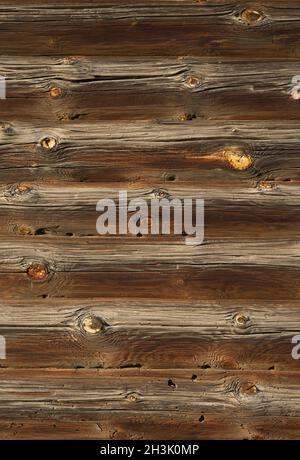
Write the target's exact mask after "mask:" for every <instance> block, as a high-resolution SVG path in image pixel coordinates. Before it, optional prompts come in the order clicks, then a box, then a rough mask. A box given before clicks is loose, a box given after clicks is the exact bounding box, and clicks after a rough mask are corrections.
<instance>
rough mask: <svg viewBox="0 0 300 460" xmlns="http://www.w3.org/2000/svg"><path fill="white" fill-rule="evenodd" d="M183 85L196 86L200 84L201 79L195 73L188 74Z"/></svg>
mask: <svg viewBox="0 0 300 460" xmlns="http://www.w3.org/2000/svg"><path fill="white" fill-rule="evenodd" d="M185 85H186V86H188V87H189V88H192V89H194V88H198V87H199V86H200V85H201V79H200V78H199V77H196V76H195V75H189V76H188V77H187V78H186V80H185Z"/></svg>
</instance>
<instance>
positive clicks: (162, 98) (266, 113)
mask: <svg viewBox="0 0 300 460" xmlns="http://www.w3.org/2000/svg"><path fill="white" fill-rule="evenodd" d="M0 71H1V75H4V76H5V77H6V80H7V98H6V100H3V101H2V103H1V113H2V117H4V118H5V119H7V120H10V121H19V120H24V119H26V120H27V121H29V120H30V121H32V122H35V124H36V123H40V122H41V120H43V121H44V122H47V123H50V122H51V123H55V122H57V121H59V120H61V121H64V122H66V123H68V122H72V120H77V121H82V122H84V123H87V122H94V121H95V120H96V121H108V120H128V119H129V120H131V121H132V120H147V119H148V120H149V119H150V120H151V119H152V120H157V119H160V120H172V119H176V118H179V117H182V116H184V114H186V115H189V116H192V117H197V118H200V119H201V120H202V119H207V120H214V119H218V120H258V119H262V120H276V119H278V120H282V119H285V120H288V119H290V120H299V107H298V105H299V104H298V102H297V100H295V99H294V98H293V92H292V88H293V86H294V84H293V82H292V81H293V78H294V77H295V76H296V75H299V74H300V65H299V64H298V63H297V62H292V63H289V64H286V63H282V62H278V63H276V62H270V63H269V64H268V66H266V65H265V62H255V63H252V64H251V63H244V62H241V63H240V62H239V63H236V62H235V61H233V62H226V63H222V64H220V63H219V62H213V61H212V62H207V60H204V59H203V58H202V59H201V58H198V59H197V58H189V57H183V58H182V59H180V60H178V59H168V58H165V59H163V58H160V59H156V60H155V59H151V60H150V59H146V60H142V59H141V58H139V59H137V58H133V57H131V58H127V59H126V60H125V59H117V58H115V59H114V60H109V59H107V58H106V59H101V61H100V60H99V59H97V58H95V57H89V58H86V57H83V56H78V57H76V58H74V59H73V60H71V61H70V60H68V59H64V58H61V59H57V58H54V57H48V58H45V57H43V58H39V57H35V58H32V57H28V58H26V59H24V58H23V57H22V58H19V57H18V56H17V57H6V56H4V57H1V61H0ZM116 94H117V95H118V96H117V97H116Z"/></svg>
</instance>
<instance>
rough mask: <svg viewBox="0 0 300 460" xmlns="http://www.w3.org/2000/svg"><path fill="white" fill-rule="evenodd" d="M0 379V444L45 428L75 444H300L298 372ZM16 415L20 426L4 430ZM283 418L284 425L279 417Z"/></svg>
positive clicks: (6, 375) (4, 374)
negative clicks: (78, 440)
mask: <svg viewBox="0 0 300 460" xmlns="http://www.w3.org/2000/svg"><path fill="white" fill-rule="evenodd" d="M0 375H1V384H0V392H3V393H4V394H5V399H3V400H2V401H1V403H0V407H1V410H2V411H3V413H4V414H5V415H4V416H3V418H2V420H1V424H0V426H1V428H2V427H3V431H4V437H8V436H9V437H14V436H17V437H22V434H23V433H22V432H24V431H25V433H26V430H28V425H29V427H30V425H31V427H32V428H33V427H35V428H36V430H37V431H35V433H34V434H33V436H34V437H36V438H39V437H41V436H42V435H43V430H45V425H46V430H45V431H44V435H46V436H47V437H51V436H54V437H55V436H56V432H58V436H61V434H62V433H61V427H62V430H63V433H64V434H66V433H68V432H69V431H70V429H71V427H72V428H73V429H74V428H75V427H76V429H77V436H78V437H85V438H96V439H103V438H104V439H106V438H109V439H124V438H127V439H128V438H129V439H144V438H145V436H146V437H147V438H148V437H150V438H153V435H154V434H155V435H156V436H157V437H158V438H159V439H164V438H166V437H168V439H169V438H171V439H186V438H188V439H190V438H192V439H206V438H215V437H216V436H218V437H220V438H234V439H261V438H267V439H272V438H275V439H276V438H278V437H280V438H288V437H290V436H292V437H298V436H299V433H298V426H299V411H300V407H299V390H298V388H299V373H298V372H295V373H293V372H281V373H280V374H278V373H277V372H276V371H275V372H274V371H268V372H249V371H248V372H243V373H241V372H240V371H211V372H207V371H205V370H204V371H203V370H202V371H200V372H199V369H189V370H188V369H186V370H182V371H179V370H173V369H168V370H164V371H143V373H142V372H140V371H139V370H131V369H130V370H129V369H126V370H125V369H123V370H122V371H118V370H107V371H103V370H89V371H86V370H77V371H72V370H71V371H70V370H66V371H63V370H60V371H57V370H30V371H28V370H27V371H24V370H1V371H0ZM224 409H225V410H224ZM16 410H17V411H18V420H17V422H14V423H10V422H9V420H10V419H11V417H12V416H14V414H15V412H16ZM286 411H288V412H289V414H290V416H289V417H283V415H285V413H286ZM45 417H46V421H45ZM47 419H48V420H47ZM82 419H84V420H83V421H84V423H82V422H81V421H82ZM29 420H30V422H29ZM40 420H41V421H42V423H41V424H39V421H40ZM47 424H48V427H47ZM24 425H25V426H24ZM27 433H28V431H27ZM29 433H30V431H29ZM156 433H157V434H156ZM23 435H24V434H23ZM71 437H72V438H74V433H73V435H71Z"/></svg>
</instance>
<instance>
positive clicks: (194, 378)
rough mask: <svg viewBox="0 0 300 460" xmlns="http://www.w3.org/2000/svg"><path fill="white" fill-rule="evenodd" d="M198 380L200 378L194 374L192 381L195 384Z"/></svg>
mask: <svg viewBox="0 0 300 460" xmlns="http://www.w3.org/2000/svg"><path fill="white" fill-rule="evenodd" d="M197 378H198V376H197V375H196V374H193V375H192V380H193V382H194V381H195V380H197Z"/></svg>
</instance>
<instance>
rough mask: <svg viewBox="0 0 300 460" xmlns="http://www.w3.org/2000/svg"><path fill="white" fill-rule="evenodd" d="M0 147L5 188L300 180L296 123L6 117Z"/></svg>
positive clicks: (0, 173)
mask: <svg viewBox="0 0 300 460" xmlns="http://www.w3.org/2000/svg"><path fill="white" fill-rule="evenodd" d="M0 152H1V165H0V184H1V185H2V186H3V185H4V184H7V183H13V182H16V181H19V180H20V178H21V179H22V181H36V182H39V181H40V182H42V181H43V182H45V183H47V181H48V182H49V181H50V182H57V181H63V182H64V183H68V182H71V183H74V182H81V183H82V182H89V183H95V182H97V183H99V184H101V185H102V186H103V187H106V188H107V187H121V186H122V187H127V188H130V189H132V188H145V187H152V188H157V187H162V186H166V183H167V184H168V187H169V186H172V187H174V186H176V185H177V184H178V186H180V185H182V186H183V187H185V188H186V187H190V188H192V187H194V188H199V189H200V188H201V187H205V186H210V187H212V186H213V187H215V188H216V187H218V186H222V187H225V186H227V187H230V190H232V187H236V186H240V185H241V184H243V185H245V186H249V185H252V186H253V185H258V186H259V185H260V183H263V184H264V183H265V182H269V181H279V182H280V181H281V182H282V181H286V182H291V181H299V179H300V176H299V171H300V159H299V125H298V123H296V122H293V123H292V122H291V123H279V122H268V123H264V124H263V125H262V124H261V123H259V122H258V121H257V122H247V123H245V122H236V123H234V124H232V123H231V124H228V123H223V122H220V123H218V124H217V125H215V124H214V123H201V122H200V121H198V120H195V121H192V122H189V121H186V122H178V121H177V122H173V123H154V122H149V123H145V122H135V123H113V124H111V123H109V124H106V123H103V124H101V125H99V124H97V123H94V124H88V125H85V124H77V123H72V124H67V125H65V124H55V125H51V126H47V125H45V124H41V125H32V124H30V123H20V124H19V123H18V124H7V123H3V125H2V145H1V148H0ZM21 168H23V169H22V170H21ZM20 173H21V174H20ZM81 185H82V184H81ZM273 185H274V184H273ZM271 186H272V184H271ZM268 188H270V187H268ZM60 189H61V186H60ZM63 193H64V189H62V190H61V194H63ZM0 198H1V197H0ZM72 204H73V203H72Z"/></svg>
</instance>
